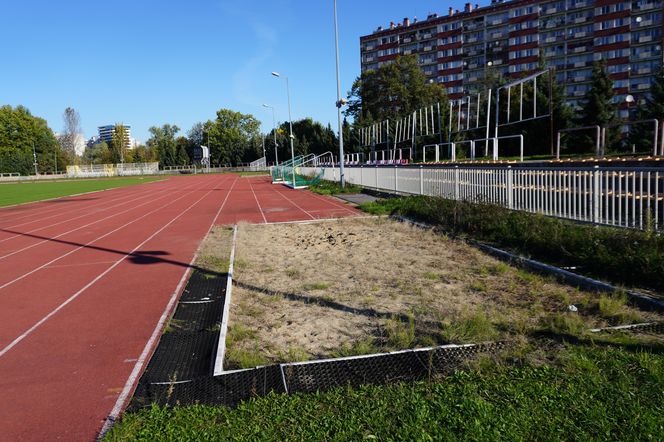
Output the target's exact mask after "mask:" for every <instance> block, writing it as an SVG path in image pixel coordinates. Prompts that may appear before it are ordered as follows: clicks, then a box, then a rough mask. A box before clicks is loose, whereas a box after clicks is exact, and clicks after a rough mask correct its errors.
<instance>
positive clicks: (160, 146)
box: [147, 124, 180, 166]
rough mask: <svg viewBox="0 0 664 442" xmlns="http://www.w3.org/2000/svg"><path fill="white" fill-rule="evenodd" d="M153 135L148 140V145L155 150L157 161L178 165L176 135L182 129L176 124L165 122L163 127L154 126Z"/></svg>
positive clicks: (151, 129)
mask: <svg viewBox="0 0 664 442" xmlns="http://www.w3.org/2000/svg"><path fill="white" fill-rule="evenodd" d="M148 130H149V131H150V134H151V135H152V136H151V137H150V139H149V140H148V141H147V146H148V148H150V149H151V150H153V151H154V152H155V154H156V155H155V156H156V158H157V161H159V163H160V164H161V166H175V165H177V146H176V142H175V135H176V134H177V133H178V132H179V131H180V128H179V127H177V126H176V125H171V124H164V125H163V126H161V127H156V126H152V127H151V128H150V129H148Z"/></svg>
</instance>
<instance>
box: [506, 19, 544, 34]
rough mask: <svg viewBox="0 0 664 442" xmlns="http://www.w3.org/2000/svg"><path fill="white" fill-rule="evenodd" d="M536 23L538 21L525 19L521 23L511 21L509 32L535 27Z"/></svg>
mask: <svg viewBox="0 0 664 442" xmlns="http://www.w3.org/2000/svg"><path fill="white" fill-rule="evenodd" d="M537 24H538V22H537V21H536V20H526V21H523V22H521V23H512V24H511V25H510V32H514V31H523V30H525V29H532V28H536V27H537Z"/></svg>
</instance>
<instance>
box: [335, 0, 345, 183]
mask: <svg viewBox="0 0 664 442" xmlns="http://www.w3.org/2000/svg"><path fill="white" fill-rule="evenodd" d="M334 47H335V50H336V58H337V63H336V64H337V118H338V120H339V183H340V184H341V188H342V189H343V188H344V187H345V185H346V177H345V174H344V129H343V122H342V119H341V107H342V106H343V105H344V104H345V100H343V99H342V98H341V80H340V78H339V25H338V22H337V0H334Z"/></svg>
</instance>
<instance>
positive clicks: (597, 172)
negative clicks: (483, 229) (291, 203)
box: [303, 166, 664, 229]
mask: <svg viewBox="0 0 664 442" xmlns="http://www.w3.org/2000/svg"><path fill="white" fill-rule="evenodd" d="M303 172H304V173H306V168H304V170H303ZM345 174H346V181H347V182H348V183H350V184H355V185H359V186H362V187H366V188H371V189H376V190H381V191H387V192H394V193H403V194H414V195H429V196H436V197H442V198H447V199H454V200H466V201H476V202H485V203H491V204H498V205H501V206H504V207H507V208H509V209H514V210H523V211H527V212H533V213H542V214H544V215H549V216H555V217H559V218H567V219H573V220H578V221H586V222H592V223H596V224H606V225H611V226H617V227H630V228H637V229H651V228H652V229H662V228H664V227H663V226H664V170H662V169H661V168H659V169H658V168H644V167H639V168H636V167H632V168H627V167H626V168H600V167H599V166H595V167H578V168H571V167H569V168H562V167H560V168H525V167H523V168H522V167H516V168H512V167H511V166H507V167H463V166H450V167H425V166H420V167H349V168H347V169H346V171H345ZM323 179H325V180H330V181H338V180H339V169H338V168H325V169H324V175H323Z"/></svg>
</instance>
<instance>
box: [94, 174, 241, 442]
mask: <svg viewBox="0 0 664 442" xmlns="http://www.w3.org/2000/svg"><path fill="white" fill-rule="evenodd" d="M238 179H239V176H238V177H236V178H235V181H233V184H232V185H231V188H230V189H229V190H228V193H227V194H226V197H225V198H224V201H223V202H222V203H221V206H219V210H217V214H216V215H215V217H214V219H213V220H212V223H211V224H210V227H209V228H208V231H207V233H206V234H205V236H204V237H203V238H206V237H207V236H208V235H209V234H210V232H211V231H212V228H213V227H214V225H215V223H216V222H217V218H219V215H220V214H221V210H222V209H223V208H224V206H225V205H226V201H228V197H229V196H230V195H231V193H233V188H234V187H235V184H236V183H237V180H238ZM202 245H203V242H201V244H200V245H199V246H198V250H196V253H194V256H193V257H192V258H191V261H190V262H189V266H187V268H186V269H185V271H184V273H183V274H182V278H180V282H179V283H178V285H177V287H176V288H175V291H174V292H173V294H172V295H171V299H170V300H169V301H168V304H167V305H166V308H165V309H164V312H163V313H162V314H161V317H160V318H159V321H158V322H157V326H156V327H155V329H154V331H153V332H152V335H151V336H150V339H149V340H148V342H147V343H146V344H145V347H144V348H143V351H142V352H141V355H140V356H139V358H138V360H137V361H136V364H135V365H134V369H133V370H132V371H131V374H130V375H129V377H128V378H127V382H126V383H125V386H124V388H123V389H122V392H121V393H120V395H119V396H118V400H117V401H116V402H115V405H114V406H113V409H112V410H111V413H110V414H109V415H108V417H107V418H106V421H105V422H104V425H103V426H102V428H101V430H100V432H99V437H98V438H97V440H101V439H103V437H104V435H105V434H106V433H107V432H108V430H110V429H111V427H112V426H113V424H114V423H115V421H116V420H118V418H119V417H120V413H122V410H123V408H124V407H125V404H126V402H127V400H128V399H129V395H130V394H132V392H133V390H134V386H135V385H136V382H137V381H138V378H139V376H140V374H141V372H142V371H143V366H144V365H145V363H146V362H147V361H148V359H149V358H150V356H151V355H152V351H153V349H154V346H155V342H156V341H157V339H158V338H159V336H160V335H161V331H162V330H163V328H164V324H165V323H166V321H167V320H168V318H169V316H170V313H171V311H172V310H173V305H174V304H175V301H176V300H177V299H178V298H179V297H180V292H181V291H182V288H183V286H184V283H185V282H186V281H187V278H188V276H189V273H190V272H191V267H192V266H193V265H194V262H196V259H197V258H198V254H199V252H200V250H201V246H202Z"/></svg>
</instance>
